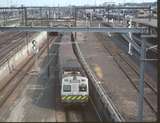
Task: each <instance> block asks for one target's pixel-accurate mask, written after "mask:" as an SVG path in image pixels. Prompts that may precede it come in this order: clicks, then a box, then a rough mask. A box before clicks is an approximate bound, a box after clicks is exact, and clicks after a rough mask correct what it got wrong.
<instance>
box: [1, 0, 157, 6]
mask: <svg viewBox="0 0 160 123" xmlns="http://www.w3.org/2000/svg"><path fill="white" fill-rule="evenodd" d="M133 1H134V2H155V1H157V0H0V6H11V5H17V6H20V5H22V4H23V5H24V6H58V5H59V6H68V5H95V4H96V5H99V4H102V3H104V2H115V3H126V2H133Z"/></svg>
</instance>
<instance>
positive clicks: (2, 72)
mask: <svg viewBox="0 0 160 123" xmlns="http://www.w3.org/2000/svg"><path fill="white" fill-rule="evenodd" d="M31 40H35V41H37V46H38V47H41V46H42V45H43V43H44V42H45V41H46V40H47V32H41V33H40V34H39V35H38V36H36V37H33V38H32V39H31ZM31 56H33V49H32V42H30V43H29V44H28V45H26V46H24V47H23V48H22V49H21V50H20V51H19V52H17V53H16V54H15V55H13V56H12V57H11V58H10V59H9V60H8V61H7V62H5V63H4V64H3V65H2V66H0V76H1V77H0V81H1V80H2V79H4V77H6V76H7V75H9V74H10V73H11V72H13V71H14V70H16V67H17V66H18V65H19V64H20V63H22V62H23V61H24V60H25V59H26V58H27V57H31Z"/></svg>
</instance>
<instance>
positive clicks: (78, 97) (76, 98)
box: [61, 95, 89, 103]
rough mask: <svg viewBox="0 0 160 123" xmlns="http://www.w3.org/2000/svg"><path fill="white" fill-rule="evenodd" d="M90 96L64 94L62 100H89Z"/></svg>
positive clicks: (69, 101)
mask: <svg viewBox="0 0 160 123" xmlns="http://www.w3.org/2000/svg"><path fill="white" fill-rule="evenodd" d="M88 99H89V98H88V96H82V95H67V96H62V97H61V100H62V102H68V103H71V102H88Z"/></svg>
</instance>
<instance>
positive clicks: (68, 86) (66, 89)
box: [63, 85, 71, 92]
mask: <svg viewBox="0 0 160 123" xmlns="http://www.w3.org/2000/svg"><path fill="white" fill-rule="evenodd" d="M63 91H64V92H70V91H71V85H63Z"/></svg>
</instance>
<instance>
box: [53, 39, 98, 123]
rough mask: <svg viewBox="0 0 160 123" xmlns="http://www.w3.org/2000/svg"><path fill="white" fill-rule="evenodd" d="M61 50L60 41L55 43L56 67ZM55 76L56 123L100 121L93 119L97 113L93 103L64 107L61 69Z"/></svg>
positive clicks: (57, 70) (56, 71)
mask: <svg viewBox="0 0 160 123" xmlns="http://www.w3.org/2000/svg"><path fill="white" fill-rule="evenodd" d="M58 48H59V41H58V42H55V45H54V48H53V49H54V51H52V52H53V53H54V54H56V55H54V56H53V57H54V58H53V59H55V60H54V63H55V64H54V65H55V66H59V61H58V59H59V58H58V57H59V56H58V55H57V54H59V52H57V51H58V50H57V49H58ZM52 73H53V74H55V78H54V82H55V83H54V90H55V91H54V98H55V100H54V107H55V111H56V116H55V117H56V122H83V121H94V120H95V121H96V120H98V119H97V118H96V119H95V117H93V116H94V115H95V114H96V113H95V112H94V108H93V105H92V103H89V104H87V105H84V106H82V105H69V106H66V105H63V104H62V103H61V98H60V97H61V95H60V81H61V80H60V78H59V67H57V68H56V70H55V71H54V72H52Z"/></svg>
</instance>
